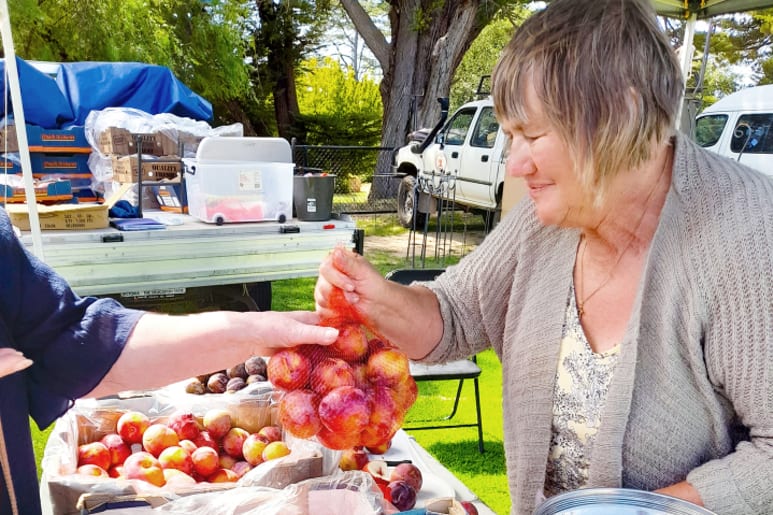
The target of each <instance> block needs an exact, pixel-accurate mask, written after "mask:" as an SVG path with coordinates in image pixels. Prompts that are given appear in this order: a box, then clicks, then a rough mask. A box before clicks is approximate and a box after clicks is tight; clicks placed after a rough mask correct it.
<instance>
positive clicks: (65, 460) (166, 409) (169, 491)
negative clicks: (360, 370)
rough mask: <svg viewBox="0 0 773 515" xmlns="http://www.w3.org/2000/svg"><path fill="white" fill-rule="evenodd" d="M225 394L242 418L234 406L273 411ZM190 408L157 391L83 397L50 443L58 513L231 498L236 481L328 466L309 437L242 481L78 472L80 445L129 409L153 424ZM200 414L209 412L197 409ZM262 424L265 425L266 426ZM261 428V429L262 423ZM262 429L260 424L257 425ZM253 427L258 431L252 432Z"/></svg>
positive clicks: (46, 477)
mask: <svg viewBox="0 0 773 515" xmlns="http://www.w3.org/2000/svg"><path fill="white" fill-rule="evenodd" d="M229 397H231V396H228V397H226V396H225V395H224V394H220V398H221V399H222V400H221V403H219V404H218V406H219V407H220V408H221V409H225V410H227V411H229V412H230V413H231V414H232V418H233V419H234V420H238V416H237V413H236V412H234V411H233V409H234V407H236V406H239V405H242V407H244V408H250V409H252V410H253V411H256V413H254V414H253V416H255V415H259V414H261V413H264V414H265V415H268V414H269V407H268V406H259V407H257V408H254V407H251V406H250V404H249V402H246V403H245V402H235V401H234V400H233V399H230V400H226V399H228V398H229ZM180 409H184V410H187V409H188V408H187V407H183V406H177V405H174V404H167V403H166V401H165V400H161V399H158V398H157V397H155V396H153V395H148V396H145V397H137V398H129V399H121V398H119V399H103V400H98V401H95V400H93V399H88V400H86V401H79V402H77V403H76V404H75V406H74V407H73V408H72V409H70V410H69V411H68V412H67V413H65V414H64V415H63V416H62V417H61V418H60V419H59V420H57V422H56V425H55V426H54V429H53V430H52V432H51V435H50V437H49V439H48V442H47V444H46V448H45V452H44V457H43V461H42V464H43V473H42V478H41V492H42V496H43V497H42V498H44V499H47V500H48V501H49V503H50V506H51V508H52V511H53V513H57V514H63V515H70V514H72V515H76V514H81V513H91V512H92V511H91V510H94V511H96V510H97V509H98V508H99V507H100V506H103V505H104V504H105V503H106V502H110V501H116V500H121V501H128V502H132V501H145V502H146V503H147V504H149V505H152V506H158V505H161V504H164V503H166V502H168V501H170V500H172V499H174V498H177V497H178V496H188V495H195V494H199V493H212V492H218V491H222V492H223V495H224V496H225V497H224V502H227V496H228V490H230V489H232V488H234V487H236V486H247V485H249V486H267V487H270V488H277V489H281V488H284V487H285V486H287V485H290V484H294V483H297V482H300V481H303V480H305V479H309V478H314V477H320V476H321V475H322V470H323V463H322V461H323V457H322V453H321V452H320V451H319V450H317V449H316V448H312V447H311V446H310V445H309V442H307V441H297V446H295V445H294V444H293V443H292V442H291V443H290V446H291V449H292V451H293V452H292V453H291V454H290V455H289V456H288V457H286V458H284V459H283V461H277V462H276V463H271V462H267V463H264V464H261V465H259V466H257V467H256V468H255V469H253V470H252V471H250V473H249V474H248V475H247V476H245V477H244V478H243V480H244V481H243V482H242V483H216V484H213V483H206V482H204V483H198V484H196V485H190V486H184V487H180V486H171V487H168V486H165V487H161V488H157V487H154V486H152V485H149V484H148V483H145V482H143V481H138V480H126V479H111V480H105V479H100V478H92V477H89V476H84V475H78V474H74V472H75V469H76V466H77V446H78V445H80V444H83V443H87V442H92V441H97V440H99V439H100V438H102V437H103V436H104V435H106V434H108V433H114V432H115V428H116V422H117V421H118V418H119V417H120V416H121V415H122V414H123V413H125V412H127V411H140V412H143V413H145V414H147V415H148V417H149V418H150V420H151V423H156V422H159V423H163V422H165V421H166V418H167V416H168V415H169V414H171V413H173V412H174V411H178V410H180ZM193 413H194V414H195V415H197V416H202V415H203V413H201V412H197V411H193ZM261 427H262V426H261ZM258 429H259V428H258ZM254 430H255V431H257V429H254ZM251 432H252V431H251Z"/></svg>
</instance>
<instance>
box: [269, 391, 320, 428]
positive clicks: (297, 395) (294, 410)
mask: <svg viewBox="0 0 773 515" xmlns="http://www.w3.org/2000/svg"><path fill="white" fill-rule="evenodd" d="M318 406H319V400H318V397H317V395H316V394H315V393H314V392H313V391H311V390H293V391H291V392H287V393H285V394H284V396H283V397H282V399H281V400H280V401H279V422H280V424H282V427H283V428H285V430H286V431H287V432H289V433H291V434H293V435H295V436H297V437H298V438H311V437H312V436H314V435H315V434H317V432H318V431H319V430H320V428H321V427H322V421H320V419H319V415H318V414H317V407H318Z"/></svg>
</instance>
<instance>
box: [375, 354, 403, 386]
mask: <svg viewBox="0 0 773 515" xmlns="http://www.w3.org/2000/svg"><path fill="white" fill-rule="evenodd" d="M366 373H367V376H368V380H369V381H370V383H371V384H374V385H381V386H395V385H398V384H400V383H403V382H405V381H407V380H409V379H412V378H411V370H410V366H409V364H408V358H407V357H406V356H405V354H403V353H402V352H400V351H399V350H397V349H381V350H378V351H376V352H374V353H373V354H371V355H370V357H369V358H368V365H367V369H366Z"/></svg>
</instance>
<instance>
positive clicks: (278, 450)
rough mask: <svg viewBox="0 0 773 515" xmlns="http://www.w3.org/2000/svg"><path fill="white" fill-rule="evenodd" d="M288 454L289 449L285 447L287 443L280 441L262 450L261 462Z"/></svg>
mask: <svg viewBox="0 0 773 515" xmlns="http://www.w3.org/2000/svg"><path fill="white" fill-rule="evenodd" d="M288 454H290V448H289V447H288V446H287V443H285V442H283V441H281V440H279V441H276V442H271V443H270V444H267V445H266V448H265V449H263V461H269V460H275V459H277V458H281V457H282V456H287V455H288Z"/></svg>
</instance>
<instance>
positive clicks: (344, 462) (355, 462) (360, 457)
mask: <svg viewBox="0 0 773 515" xmlns="http://www.w3.org/2000/svg"><path fill="white" fill-rule="evenodd" d="M368 461H370V458H368V454H367V453H366V452H365V451H364V450H363V449H359V448H358V449H345V450H344V451H343V452H342V453H341V459H340V460H339V461H338V468H340V469H341V470H343V471H347V470H362V468H363V467H364V466H365V465H367V464H368Z"/></svg>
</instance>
